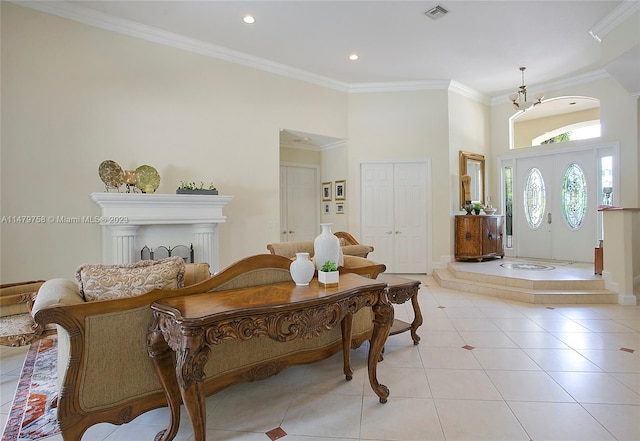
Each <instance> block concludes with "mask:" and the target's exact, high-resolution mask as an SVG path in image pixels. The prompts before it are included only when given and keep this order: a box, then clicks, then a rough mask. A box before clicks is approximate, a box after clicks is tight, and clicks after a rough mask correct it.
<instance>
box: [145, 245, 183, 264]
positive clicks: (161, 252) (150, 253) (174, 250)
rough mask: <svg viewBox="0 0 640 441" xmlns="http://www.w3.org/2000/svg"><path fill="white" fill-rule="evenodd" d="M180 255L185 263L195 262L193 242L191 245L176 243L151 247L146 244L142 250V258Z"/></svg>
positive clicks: (151, 258)
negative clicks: (171, 245)
mask: <svg viewBox="0 0 640 441" xmlns="http://www.w3.org/2000/svg"><path fill="white" fill-rule="evenodd" d="M172 256H180V257H182V258H183V259H184V263H195V261H194V257H193V256H194V254H193V244H191V245H190V246H186V245H176V246H174V247H170V246H169V247H165V246H159V247H156V248H151V247H149V246H148V245H145V246H144V247H143V248H142V250H140V260H159V259H165V258H167V257H172Z"/></svg>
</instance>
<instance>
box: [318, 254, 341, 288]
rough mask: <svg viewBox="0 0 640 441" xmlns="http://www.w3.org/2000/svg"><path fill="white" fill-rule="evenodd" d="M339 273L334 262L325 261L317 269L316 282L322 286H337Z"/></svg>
mask: <svg viewBox="0 0 640 441" xmlns="http://www.w3.org/2000/svg"><path fill="white" fill-rule="evenodd" d="M339 280H340V273H339V272H338V267H337V266H336V263H335V262H332V261H330V260H327V261H325V262H324V263H323V264H322V266H321V267H320V269H319V270H318V283H319V284H320V286H322V287H324V288H331V287H334V286H338V282H339Z"/></svg>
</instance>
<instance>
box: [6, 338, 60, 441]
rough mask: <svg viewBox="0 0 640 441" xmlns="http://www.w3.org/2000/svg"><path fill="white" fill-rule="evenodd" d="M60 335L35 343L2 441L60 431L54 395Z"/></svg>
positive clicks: (23, 440) (29, 353) (46, 434)
mask: <svg viewBox="0 0 640 441" xmlns="http://www.w3.org/2000/svg"><path fill="white" fill-rule="evenodd" d="M57 343H58V341H57V337H56V336H55V335H53V336H50V337H46V338H42V339H40V340H37V341H35V342H33V343H32V344H31V347H30V348H29V351H28V352H27V356H26V357H25V361H24V365H23V366H22V374H21V375H20V381H19V383H18V387H17V390H16V396H15V398H14V399H13V405H12V406H11V412H10V413H9V418H8V419H7V424H6V426H5V430H4V433H3V434H2V441H28V440H41V439H46V438H48V437H50V436H53V435H55V434H57V433H59V432H60V429H59V427H58V422H57V420H56V410H55V409H53V408H51V399H52V398H53V396H54V395H55V393H56V389H57V379H56V363H57Z"/></svg>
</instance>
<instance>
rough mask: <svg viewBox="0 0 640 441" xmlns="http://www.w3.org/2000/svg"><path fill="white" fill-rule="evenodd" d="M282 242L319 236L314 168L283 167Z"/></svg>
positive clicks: (316, 184)
mask: <svg viewBox="0 0 640 441" xmlns="http://www.w3.org/2000/svg"><path fill="white" fill-rule="evenodd" d="M280 194H281V199H280V222H281V225H280V240H281V241H282V242H292V241H298V240H313V239H314V238H315V237H316V236H317V235H318V227H317V225H318V219H319V207H320V200H319V192H318V171H317V169H316V168H313V167H304V166H281V167H280Z"/></svg>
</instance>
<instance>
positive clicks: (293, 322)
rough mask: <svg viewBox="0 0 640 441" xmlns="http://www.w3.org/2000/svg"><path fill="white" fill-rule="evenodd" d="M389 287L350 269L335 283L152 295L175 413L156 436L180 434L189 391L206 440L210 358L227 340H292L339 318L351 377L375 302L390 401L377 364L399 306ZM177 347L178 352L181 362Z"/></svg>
mask: <svg viewBox="0 0 640 441" xmlns="http://www.w3.org/2000/svg"><path fill="white" fill-rule="evenodd" d="M386 288H387V285H386V284H385V283H384V282H380V281H377V280H371V279H367V278H365V277H362V276H359V275H356V274H343V275H341V276H340V284H339V286H338V287H335V288H321V287H320V286H319V285H318V282H317V280H316V279H313V280H312V281H311V283H310V284H309V286H296V285H295V283H294V282H284V283H274V284H269V285H258V286H254V287H250V288H240V289H233V290H227V291H217V292H211V293H203V294H193V295H190V296H184V297H174V298H169V299H162V300H160V301H157V302H155V303H153V304H152V305H151V308H152V310H153V315H154V321H153V324H152V326H151V327H150V329H149V332H148V334H147V348H148V351H149V356H150V357H151V358H152V360H153V363H154V366H155V368H156V372H157V373H158V376H159V378H160V381H161V383H162V386H163V388H164V390H165V393H166V395H167V401H168V402H169V410H170V415H171V416H170V421H169V427H168V428H167V429H165V430H163V431H161V432H160V433H158V435H157V436H156V440H161V441H168V440H172V439H173V438H174V437H175V436H176V433H177V431H178V426H179V423H180V403H181V399H180V398H181V397H182V402H183V403H184V405H185V409H186V411H187V414H188V415H189V418H190V420H191V423H192V425H193V431H194V435H195V441H205V432H206V403H205V394H204V390H203V389H204V388H203V384H202V383H203V381H204V379H205V378H204V366H205V364H206V363H207V361H208V360H209V358H210V356H211V355H212V352H213V357H212V358H213V359H214V360H213V362H215V346H216V345H218V344H220V343H221V342H222V341H223V340H240V341H246V340H250V339H252V338H256V337H264V336H267V337H269V338H271V339H274V340H276V341H280V342H283V344H286V342H287V341H291V340H294V339H296V338H313V337H315V336H317V335H319V334H320V333H322V332H324V331H326V330H329V329H332V328H334V327H335V326H337V325H338V324H340V325H341V330H342V351H343V356H344V374H345V376H346V378H347V380H350V379H351V378H352V375H353V370H352V369H351V364H350V356H349V351H350V344H351V328H352V324H353V314H355V313H356V312H357V311H358V310H360V309H361V308H364V307H371V308H372V310H373V313H374V318H373V334H372V337H371V343H370V345H369V354H368V374H369V382H370V384H371V388H372V389H373V391H374V392H375V393H376V395H378V397H379V398H380V402H381V403H385V402H386V401H387V397H388V396H389V389H388V388H387V387H386V386H385V385H383V384H380V383H378V380H377V375H376V369H377V363H378V360H379V359H380V358H381V353H382V349H383V347H384V344H385V341H386V339H387V337H388V335H389V331H390V328H391V324H392V322H393V306H392V305H391V304H390V303H389V301H388V299H387V289H386ZM172 351H174V352H175V353H176V362H175V366H174V361H173V360H174V358H173V356H172V354H173V352H172Z"/></svg>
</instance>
